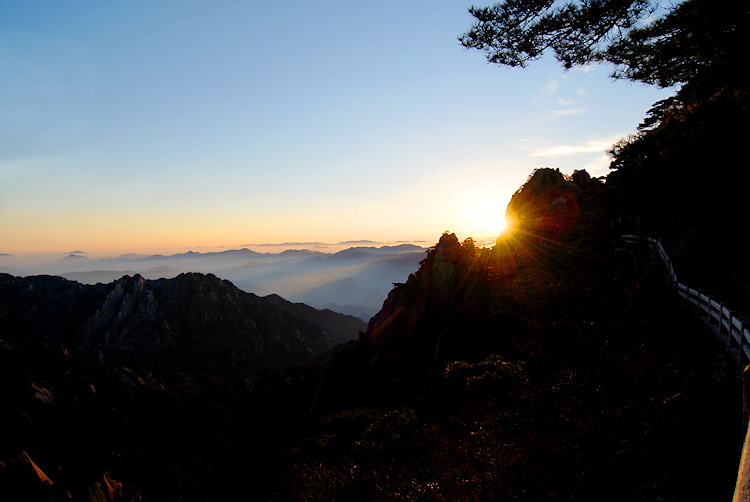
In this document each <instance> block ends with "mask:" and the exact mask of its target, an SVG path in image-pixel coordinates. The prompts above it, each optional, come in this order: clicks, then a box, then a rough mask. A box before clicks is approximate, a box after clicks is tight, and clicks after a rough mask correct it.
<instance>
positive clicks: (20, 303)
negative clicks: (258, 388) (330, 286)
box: [0, 273, 364, 376]
mask: <svg viewBox="0 0 750 502" xmlns="http://www.w3.org/2000/svg"><path fill="white" fill-rule="evenodd" d="M0 306H1V310H0V339H4V340H6V341H8V342H13V343H23V344H27V343H30V342H33V343H42V344H45V345H47V346H50V347H61V348H65V349H68V350H71V351H75V352H77V353H81V354H89V355H93V356H95V357H96V358H97V359H99V360H104V361H111V362H117V363H121V364H128V365H152V366H158V367H161V368H170V369H173V370H180V371H192V372H196V371H207V372H212V373H220V374H236V375H245V376H247V375H251V374H254V373H256V372H257V371H258V370H260V369H262V368H265V367H279V366H286V365H290V364H296V363H300V362H303V361H305V360H308V359H310V358H311V357H313V356H316V355H319V354H321V353H323V352H325V351H326V350H329V349H330V348H332V347H333V346H335V345H336V344H338V343H342V342H346V341H347V340H351V339H353V338H356V337H357V335H358V332H359V331H360V330H361V329H363V328H364V323H363V322H362V321H361V320H359V319H357V318H354V317H351V316H344V315H341V314H336V313H334V312H331V311H323V312H320V311H317V310H315V309H312V308H309V307H305V306H303V305H295V304H292V303H290V302H287V301H286V300H283V299H282V298H280V297H277V296H273V297H268V298H262V297H258V296H256V295H254V294H251V293H245V292H243V291H241V290H239V289H237V288H236V287H234V285H232V284H231V283H230V282H229V281H222V280H220V279H218V278H217V277H215V276H213V275H210V274H209V275H203V274H197V273H189V274H181V275H179V276H177V277H175V278H173V279H159V280H146V279H144V278H143V277H141V276H139V275H135V276H133V277H130V276H125V277H122V278H121V279H119V280H117V281H115V282H112V283H110V284H96V285H93V286H88V285H83V284H79V283H76V282H72V281H68V280H65V279H62V278H60V277H53V276H34V277H27V278H19V277H14V276H10V275H7V274H2V275H0Z"/></svg>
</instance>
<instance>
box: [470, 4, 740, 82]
mask: <svg viewBox="0 0 750 502" xmlns="http://www.w3.org/2000/svg"><path fill="white" fill-rule="evenodd" d="M748 11H749V9H748V6H747V4H745V3H743V2H722V3H721V4H720V6H717V4H716V3H715V2H710V1H709V0H685V1H682V2H677V3H672V2H670V3H669V4H666V3H665V2H659V1H652V0H571V1H569V2H565V3H560V2H555V1H553V0H505V1H504V2H500V3H497V4H495V5H492V6H490V7H472V8H470V9H469V12H470V13H471V14H472V15H473V16H474V18H475V19H476V22H475V23H474V25H473V26H472V27H471V28H470V29H469V31H467V32H466V33H464V34H463V35H461V36H460V37H459V40H460V41H461V43H462V45H464V47H467V48H471V49H478V50H480V51H483V52H485V53H486V56H487V59H488V61H490V62H492V63H497V64H502V65H507V66H512V67H519V66H520V67H525V66H526V65H527V64H528V63H529V62H531V61H533V60H536V59H539V58H540V57H542V55H543V54H544V53H545V52H547V51H552V52H553V53H554V55H555V57H556V58H557V59H558V60H559V61H560V62H561V63H562V65H563V66H564V67H565V68H572V67H574V66H583V65H588V64H594V63H610V64H612V65H613V66H614V70H613V73H612V75H613V76H614V77H615V78H626V79H630V80H636V81H641V82H645V83H648V84H655V85H658V86H661V87H669V86H673V85H676V84H684V83H686V82H689V81H693V80H696V79H699V78H702V77H703V76H704V75H705V74H706V73H710V74H711V75H712V76H718V75H719V74H720V75H721V76H723V77H730V78H731V77H732V76H733V75H734V72H733V71H728V70H734V69H736V68H737V63H738V62H739V61H744V62H747V55H746V52H747V51H746V50H745V44H744V40H746V36H747V31H748V16H749V13H748Z"/></svg>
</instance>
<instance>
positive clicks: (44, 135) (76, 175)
mask: <svg viewBox="0 0 750 502" xmlns="http://www.w3.org/2000/svg"><path fill="white" fill-rule="evenodd" d="M470 5H471V3H470V2H463V1H460V0H451V1H447V0H445V1H443V0H430V1H426V0H425V1H421V0H409V1H398V2H396V1H389V0H379V1H377V2H374V1H373V2H344V1H328V0H320V1H317V2H299V1H287V0H276V1H248V2H229V1H226V2H197V1H191V0H184V1H166V0H165V1H158V2H154V1H149V2H141V1H137V0H131V1H113V2H100V1H96V2H94V1H91V2H84V1H70V2H35V1H33V0H29V1H27V0H18V1H8V0H0V253H7V254H12V255H24V254H37V253H68V252H72V251H82V252H84V253H89V254H90V255H92V256H94V255H107V254H109V255H111V254H116V253H125V252H165V251H175V252H179V251H185V250H190V249H192V250H214V249H228V248H238V247H242V246H244V245H248V244H261V243H288V242H295V243H296V242H309V241H315V242H324V243H325V242H329V243H337V242H342V241H356V240H364V239H366V240H371V241H375V242H383V243H394V242H401V241H409V242H413V241H424V242H425V243H426V244H427V245H432V244H434V243H435V242H437V240H438V238H439V237H440V235H441V234H442V233H443V232H444V231H446V230H447V231H451V232H455V233H456V234H457V235H458V237H459V238H460V239H464V238H467V237H474V238H475V239H477V240H479V241H480V242H484V241H489V240H491V239H493V237H494V236H496V235H497V233H498V231H499V220H500V219H501V218H502V214H503V213H504V212H505V207H506V206H507V204H508V202H509V201H510V198H511V196H512V194H513V193H514V192H515V191H516V190H517V189H518V188H520V186H521V185H522V184H523V183H524V182H525V181H526V179H527V178H528V176H529V175H530V174H531V172H532V170H533V169H535V168H539V167H553V168H554V167H557V168H560V170H561V171H562V172H563V173H566V174H570V173H572V172H573V170H574V169H583V168H585V169H587V170H588V172H589V173H590V174H591V175H592V176H601V175H605V174H607V172H608V169H607V166H608V158H607V156H606V150H607V149H608V148H609V147H610V146H611V145H612V144H613V143H614V142H615V141H617V140H619V139H621V138H624V137H626V136H628V135H629V134H633V133H634V132H635V131H636V127H637V126H638V124H639V123H640V122H641V120H642V119H643V117H644V116H645V112H646V111H647V110H648V109H649V107H650V106H651V104H653V103H654V102H655V101H657V100H659V99H663V98H664V97H666V96H668V95H669V94H670V91H669V90H663V89H662V90H660V89H657V88H654V87H649V86H645V85H642V84H636V83H631V82H626V81H614V80H612V79H611V78H609V73H610V72H611V68H608V67H606V66H600V67H593V68H585V69H574V70H570V71H567V72H566V71H564V70H563V69H562V68H561V67H560V66H559V65H558V64H557V63H556V61H554V59H553V58H552V57H546V58H543V59H542V60H540V61H537V62H535V63H532V64H531V65H530V66H529V67H528V68H526V69H513V68H506V67H500V66H497V65H492V64H489V63H487V62H486V60H485V59H484V56H483V55H482V54H481V53H479V52H477V51H469V50H467V49H464V48H463V47H461V45H460V44H459V42H458V36H459V35H460V34H461V33H463V32H464V31H466V30H467V29H468V28H469V27H470V25H471V23H472V17H471V16H470V15H469V13H468V10H467V9H468V7H470ZM478 5H484V4H478Z"/></svg>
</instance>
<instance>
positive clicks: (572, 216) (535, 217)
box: [506, 168, 591, 237]
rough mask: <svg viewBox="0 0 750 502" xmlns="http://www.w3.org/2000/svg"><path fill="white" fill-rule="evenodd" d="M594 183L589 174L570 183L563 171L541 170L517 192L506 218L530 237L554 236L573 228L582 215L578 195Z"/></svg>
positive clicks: (573, 179) (576, 175) (577, 173)
mask: <svg viewBox="0 0 750 502" xmlns="http://www.w3.org/2000/svg"><path fill="white" fill-rule="evenodd" d="M590 180H591V178H590V176H589V175H588V173H586V172H585V171H577V172H576V173H574V176H573V178H572V181H566V180H565V178H564V177H563V175H562V173H560V171H559V169H550V168H541V169H537V170H536V171H534V172H533V173H532V175H531V177H530V178H529V180H528V181H527V182H526V183H525V184H524V185H523V186H522V187H521V188H520V189H519V190H518V191H517V192H516V193H515V194H513V197H512V198H511V200H510V203H509V204H508V208H507V210H506V218H507V219H509V220H510V221H512V222H513V225H514V228H515V229H516V230H517V231H519V232H523V233H526V234H531V235H537V236H540V237H554V236H557V235H558V234H559V233H560V232H561V231H563V230H564V229H566V228H569V227H570V226H571V225H573V223H574V222H575V221H576V218H577V217H578V214H579V207H578V200H577V195H578V194H579V193H580V190H581V187H582V186H585V185H586V184H587V183H589V182H590Z"/></svg>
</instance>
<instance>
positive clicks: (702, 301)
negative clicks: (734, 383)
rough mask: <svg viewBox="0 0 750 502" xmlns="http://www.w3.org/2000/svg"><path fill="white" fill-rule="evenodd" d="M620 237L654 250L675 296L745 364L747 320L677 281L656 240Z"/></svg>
mask: <svg viewBox="0 0 750 502" xmlns="http://www.w3.org/2000/svg"><path fill="white" fill-rule="evenodd" d="M622 239H623V241H625V242H626V243H627V244H640V243H641V242H645V243H646V244H647V245H648V247H649V248H651V249H652V250H653V251H655V252H656V253H657V255H658V256H659V257H660V258H661V260H662V262H663V263H664V265H665V267H666V269H667V273H668V274H669V277H670V279H671V282H672V285H673V286H674V287H675V289H676V290H677V295H678V296H679V297H680V298H682V299H683V300H685V301H686V302H687V303H688V305H691V306H694V307H695V314H696V315H697V316H698V317H699V318H700V319H701V320H702V321H703V322H704V323H706V324H707V325H708V326H709V327H710V328H711V329H712V330H713V331H714V332H715V333H716V334H717V335H719V336H720V337H721V338H724V337H725V336H726V343H727V348H728V349H730V353H731V354H732V356H733V358H734V362H735V363H736V364H737V365H738V368H740V369H741V368H743V367H744V365H745V364H748V363H750V323H747V322H745V321H743V320H742V318H741V317H740V316H739V315H738V314H737V312H735V311H734V310H731V309H729V307H727V306H726V305H725V304H724V303H721V302H718V301H716V300H715V299H713V298H712V297H711V296H710V295H706V294H705V293H702V292H700V291H698V290H697V289H694V288H691V287H690V286H688V285H687V284H683V283H681V282H680V281H679V280H677V273H676V272H675V269H674V265H673V264H672V260H670V259H669V255H667V252H666V251H665V250H664V246H662V244H661V242H659V241H658V240H656V239H653V238H651V237H638V236H635V235H623V236H622Z"/></svg>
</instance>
